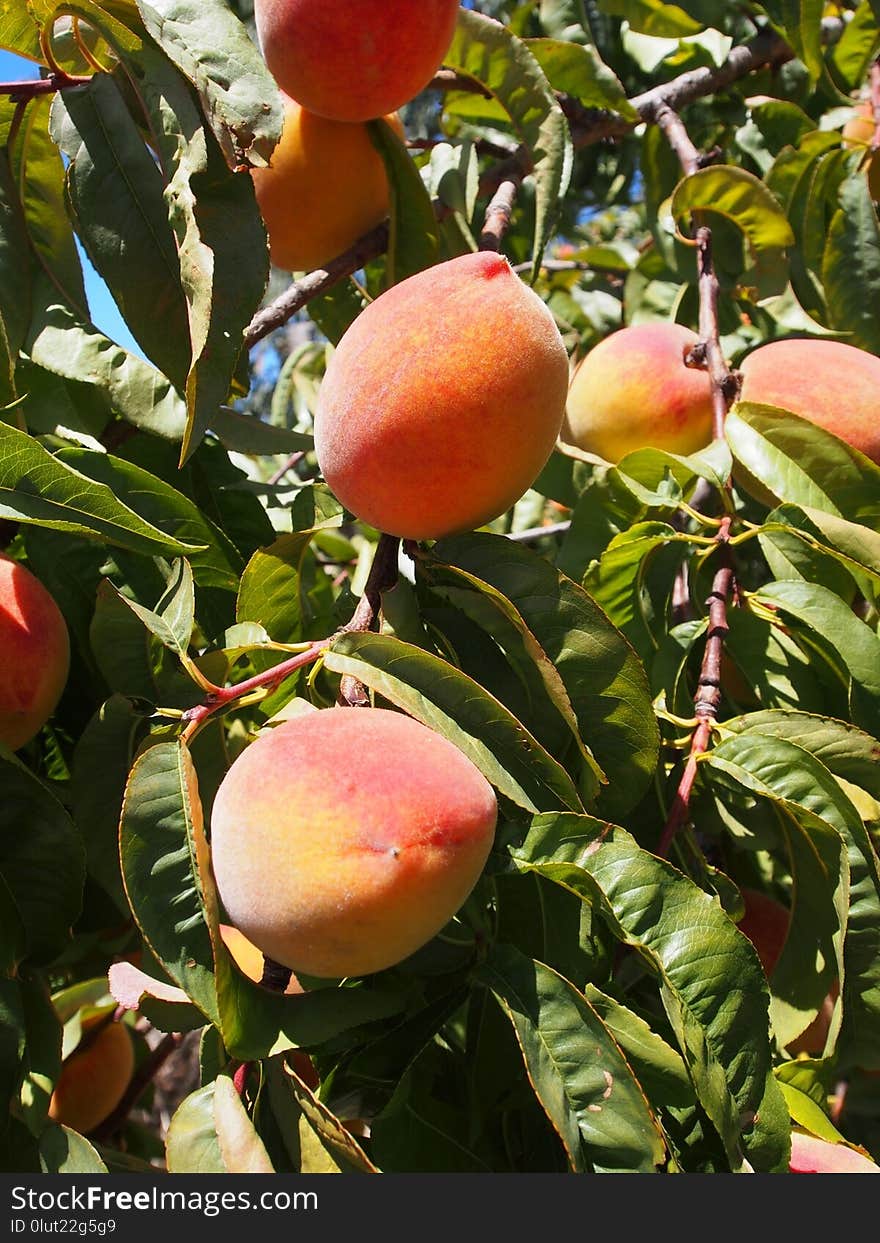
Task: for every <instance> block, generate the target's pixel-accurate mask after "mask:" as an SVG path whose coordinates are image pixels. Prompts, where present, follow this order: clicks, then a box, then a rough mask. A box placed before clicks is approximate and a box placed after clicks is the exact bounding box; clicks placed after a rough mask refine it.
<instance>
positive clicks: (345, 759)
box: [211, 708, 497, 979]
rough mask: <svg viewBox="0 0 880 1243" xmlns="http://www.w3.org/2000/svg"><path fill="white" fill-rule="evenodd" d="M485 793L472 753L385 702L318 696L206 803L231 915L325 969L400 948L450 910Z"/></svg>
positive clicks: (279, 949)
mask: <svg viewBox="0 0 880 1243" xmlns="http://www.w3.org/2000/svg"><path fill="white" fill-rule="evenodd" d="M496 817H497V803H496V799H495V794H494V792H493V790H492V787H491V786H490V785H489V783H488V782H487V781H486V780H485V778H484V777H483V776H482V775H481V773H480V772H479V771H478V770H477V768H476V767H475V766H474V765H473V764H472V763H471V761H470V760H469V759H468V758H467V757H466V756H465V755H464V754H463V753H462V752H461V751H459V750H458V748H457V747H455V746H453V745H452V743H450V742H448V741H447V740H446V739H444V738H442V737H440V735H439V734H435V733H433V732H432V731H431V730H429V729H428V728H426V727H425V726H424V725H421V724H420V723H419V722H417V721H414V720H412V719H411V718H410V717H406V716H402V715H401V714H399V713H397V712H393V711H391V710H389V709H385V708H327V709H324V710H323V711H320V712H314V713H310V714H309V715H307V716H303V717H298V718H296V719H295V720H292V721H288V722H287V723H286V724H284V725H280V726H278V727H277V728H276V729H274V730H273V731H272V732H271V733H266V734H264V735H262V737H260V738H258V739H257V741H256V742H254V743H252V744H251V746H249V747H248V748H247V750H246V751H244V752H243V754H242V755H240V756H239V758H238V759H237V760H236V761H235V763H234V764H233V765H232V767H231V768H230V770H229V772H228V773H227V775H226V777H225V778H224V779H223V781H222V783H221V785H220V789H219V791H218V793H217V797H216V799H215V802H214V808H213V813H212V832H211V849H212V857H213V868H214V876H215V879H216V882H217V889H218V892H219V894H220V898H221V900H222V902H223V905H224V907H225V908H226V912H227V914H228V916H229V919H230V921H231V922H232V924H233V925H234V926H235V927H236V928H238V929H239V931H240V932H242V933H243V934H244V935H245V936H246V937H247V938H248V940H249V941H251V942H252V943H253V944H254V945H256V946H258V947H259V949H261V950H262V951H263V953H264V954H267V955H268V956H269V957H270V958H272V959H274V960H275V961H276V962H278V963H281V964H283V965H285V966H287V967H290V968H291V969H292V970H293V971H298V972H303V973H306V974H308V975H314V976H319V977H326V978H333V979H338V978H343V977H345V976H355V975H367V974H370V973H372V972H375V971H381V970H383V969H384V968H386V967H390V966H393V965H394V964H395V963H398V962H400V961H402V959H404V958H407V957H408V956H409V955H410V954H412V953H414V952H415V951H416V950H417V949H419V948H420V947H421V946H422V945H424V944H425V943H426V942H427V941H429V940H430V939H431V938H432V937H433V936H435V935H436V933H438V932H439V931H440V930H441V929H442V928H443V927H444V925H445V924H446V923H447V922H448V921H449V920H450V919H451V918H452V917H453V916H454V915H455V913H456V912H457V911H458V910H459V908H460V907H461V905H462V904H463V902H464V901H465V899H466V898H467V897H468V895H469V893H470V892H471V890H472V889H473V887H474V885H475V884H476V882H477V880H478V879H479V876H480V873H481V872H482V869H483V867H484V865H485V863H486V859H487V858H488V855H489V850H490V849H491V846H492V841H493V838H494V831H495V821H496Z"/></svg>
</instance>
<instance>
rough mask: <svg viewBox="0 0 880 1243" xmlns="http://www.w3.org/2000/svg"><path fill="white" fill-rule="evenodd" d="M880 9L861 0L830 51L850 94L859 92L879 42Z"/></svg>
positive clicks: (832, 60) (838, 72) (829, 54)
mask: <svg viewBox="0 0 880 1243" xmlns="http://www.w3.org/2000/svg"><path fill="white" fill-rule="evenodd" d="M878 27H880V9H878V6H877V0H873V4H872V3H871V0H862V3H861V4H860V5H859V6H858V8H857V9H856V11H855V12H854V13H853V15H852V17H851V18H850V20H849V21H848V22H847V23H846V26H845V27H844V31H843V34H842V35H841V37H840V38H839V39H838V40H837V42H836V43H835V44H834V45H833V47H831V49H830V50H829V52H828V62H829V65H830V66H831V68H833V69H834V70H835V71H836V74H837V77H838V78H839V79H841V80H842V82H843V85H844V88H845V89H846V90H847V91H854V90H857V89H858V87H860V86H861V84H862V83H863V82H864V80H865V76H866V75H867V72H868V65H869V64H870V62H871V59H872V57H873V56H874V55H875V54H876V51H877V45H878V43H880V29H878Z"/></svg>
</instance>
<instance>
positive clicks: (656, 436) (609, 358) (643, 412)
mask: <svg viewBox="0 0 880 1243" xmlns="http://www.w3.org/2000/svg"><path fill="white" fill-rule="evenodd" d="M698 340H699V338H698V337H697V335H696V333H693V332H691V330H690V329H689V328H685V327H683V326H682V325H681V324H672V323H665V322H663V323H646V324H634V325H632V326H631V327H629V328H619V329H618V330H617V331H616V332H612V333H611V335H610V336H608V337H606V338H605V339H604V340H603V341H600V342H599V344H598V345H596V346H594V347H593V348H592V349H591V350H590V352H589V353H588V354H587V355H586V357H585V358H583V359H582V361H581V362H580V364H579V365H578V367H577V369H576V370H575V373H574V376H573V377H572V381H571V389H570V391H569V395H568V405H567V410H566V425H565V430H564V431H563V439H564V440H566V441H567V442H568V443H569V444H571V445H574V446H575V447H576V448H578V449H583V450H584V451H585V452H587V453H593V454H595V455H596V456H597V457H600V458H604V459H605V461H606V462H615V463H616V462H619V461H620V459H621V458H622V457H625V456H626V454H627V453H632V452H633V451H634V450H636V449H644V448H649V447H650V448H654V449H663V450H666V451H667V452H669V453H682V454H688V453H695V452H696V451H697V450H698V449H702V448H705V446H706V445H708V444H709V442H710V441H711V439H712V390H711V386H710V383H709V377H708V375H707V374H706V372H705V371H701V370H699V369H697V368H693V367H686V366H685V361H684V360H685V357H686V356H687V354H688V353H689V352H690V351H691V350H692V349H693V347H694V346H695V345H696V344H697V342H698Z"/></svg>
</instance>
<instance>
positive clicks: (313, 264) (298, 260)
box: [251, 97, 403, 272]
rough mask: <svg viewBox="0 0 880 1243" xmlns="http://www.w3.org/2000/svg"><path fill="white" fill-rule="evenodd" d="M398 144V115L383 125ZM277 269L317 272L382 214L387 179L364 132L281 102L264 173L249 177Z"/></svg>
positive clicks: (360, 127)
mask: <svg viewBox="0 0 880 1243" xmlns="http://www.w3.org/2000/svg"><path fill="white" fill-rule="evenodd" d="M384 119H385V120H386V121H387V122H388V124H390V125H391V127H392V129H394V131H395V132H396V133H397V134H398V135H399V136H400V137H401V138H402V137H403V126H402V125H401V123H400V119H399V117H397V116H389V117H385V118H384ZM251 176H252V178H253V182H254V191H255V193H256V196H257V203H258V205H259V208H260V211H261V212H262V215H263V220H264V222H265V224H266V231H267V233H268V235H269V251H270V254H271V257H272V262H273V263H274V264H275V266H276V267H279V268H283V269H285V270H287V271H291V272H293V271H306V270H311V269H312V268H318V267H321V266H322V264H325V263H327V262H328V261H329V260H330V259H333V258H334V257H335V256H336V255H339V254H341V253H342V252H343V251H345V250H348V248H349V247H350V246H351V245H353V243H354V242H356V241H357V239H358V238H359V237H361V236H362V235H363V234H364V233H368V232H369V231H370V229H372V228H373V227H374V226H375V225H377V224H379V223H380V222H381V221H382V220H384V218H385V216H387V214H388V200H389V191H388V178H387V176H386V173H385V165H384V163H383V161H382V157H381V156H380V155H379V152H378V151H377V150H376V148H375V147H374V146H373V143H372V141H371V139H370V134H369V131H368V130H367V127H366V125H360V124H356V125H352V124H347V123H346V122H343V121H330V120H328V119H327V118H326V117H320V116H317V115H316V114H315V113H313V112H307V111H306V110H305V109H304V108H301V107H300V105H299V104H298V103H296V102H295V101H294V100H292V99H289V98H287V97H284V129H283V131H282V134H281V141H280V142H279V144H278V146H277V147H276V148H275V151H274V152H273V155H272V162H271V164H270V166H269V167H268V168H255V169H253V170H252V171H251Z"/></svg>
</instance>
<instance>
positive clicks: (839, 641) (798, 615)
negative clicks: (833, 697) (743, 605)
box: [752, 582, 880, 737]
mask: <svg viewBox="0 0 880 1243" xmlns="http://www.w3.org/2000/svg"><path fill="white" fill-rule="evenodd" d="M752 600H753V601H754V602H757V603H760V604H763V605H764V606H768V605H769V606H770V607H771V608H774V609H778V610H779V611H780V612H781V613H782V614H783V615H785V616H787V617H790V618H792V619H794V621H795V622H796V623H800V625H801V626H802V627H805V628H806V629H800V627H799V628H798V634H799V635H800V637H801V639H802V640H803V641H805V642H807V643H809V642H810V639H811V637H812V636H818V638H819V639H820V640H821V642H822V644H823V646H824V647H825V648H827V649H828V650H830V652H831V653H833V656H834V657H835V659H836V665H837V669H838V673H839V675H840V676H841V677H843V678H844V679H845V680H847V681H848V682H849V694H850V705H851V709H852V713H853V724H855V725H858V726H859V727H860V728H862V729H866V730H868V732H869V733H872V734H873V735H874V736H875V737H880V639H878V637H877V635H876V634H875V633H874V632H873V630H871V628H870V627H869V626H867V625H866V624H865V623H864V622H863V621H862V620H861V619H860V618H859V617H857V616H856V615H855V613H853V611H852V609H851V608H850V607H849V605H847V604H846V603H845V602H844V601H843V600H841V599H840V597H839V596H836V595H834V593H833V592H831V591H829V590H828V588H827V587H820V586H818V584H815V583H805V582H779V583H768V584H767V585H766V586H765V587H761V588H760V590H759V591H757V592H756V593H755V594H754V596H753V597H752Z"/></svg>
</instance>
